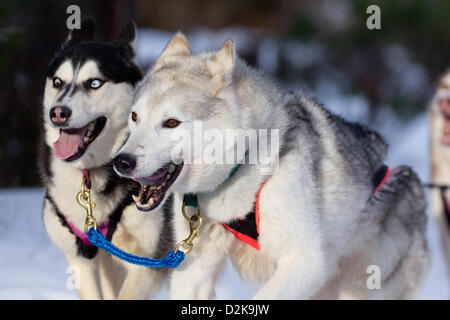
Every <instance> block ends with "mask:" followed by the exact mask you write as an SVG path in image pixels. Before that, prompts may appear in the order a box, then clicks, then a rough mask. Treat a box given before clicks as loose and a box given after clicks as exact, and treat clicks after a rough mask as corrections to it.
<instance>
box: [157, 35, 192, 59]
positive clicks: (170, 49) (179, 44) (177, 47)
mask: <svg viewBox="0 0 450 320" xmlns="http://www.w3.org/2000/svg"><path fill="white" fill-rule="evenodd" d="M190 55H191V48H190V47H189V42H188V40H187V39H186V37H185V36H184V34H182V33H181V32H180V31H178V32H177V33H176V34H175V35H174V36H173V37H172V39H170V41H169V43H168V44H167V45H166V48H165V49H164V51H163V52H162V54H161V56H160V57H159V58H165V57H169V56H190Z"/></svg>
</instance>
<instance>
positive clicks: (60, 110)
mask: <svg viewBox="0 0 450 320" xmlns="http://www.w3.org/2000/svg"><path fill="white" fill-rule="evenodd" d="M71 114H72V110H70V109H69V108H67V107H66V106H56V107H53V108H52V109H51V110H50V114H49V116H50V120H51V121H52V123H53V124H55V125H57V126H62V125H64V124H66V122H67V120H68V119H69V118H70V116H71Z"/></svg>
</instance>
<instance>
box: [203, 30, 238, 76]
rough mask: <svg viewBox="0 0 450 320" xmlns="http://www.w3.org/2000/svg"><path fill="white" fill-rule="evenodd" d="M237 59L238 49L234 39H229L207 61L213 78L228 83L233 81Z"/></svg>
mask: <svg viewBox="0 0 450 320" xmlns="http://www.w3.org/2000/svg"><path fill="white" fill-rule="evenodd" d="M235 59H236V51H235V48H234V43H233V40H231V39H228V40H227V41H225V43H224V44H223V46H222V48H221V49H220V50H219V51H218V52H217V53H216V54H215V55H213V56H212V57H211V58H209V59H208V60H207V61H206V65H207V67H208V70H209V72H210V73H211V75H212V77H213V79H216V80H218V81H220V82H223V83H224V84H228V83H229V82H230V81H231V76H232V73H233V67H234V62H235Z"/></svg>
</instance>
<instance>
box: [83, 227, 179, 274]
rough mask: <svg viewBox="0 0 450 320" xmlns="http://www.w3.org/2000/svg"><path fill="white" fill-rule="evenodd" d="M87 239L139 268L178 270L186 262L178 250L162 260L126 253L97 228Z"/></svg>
mask: <svg viewBox="0 0 450 320" xmlns="http://www.w3.org/2000/svg"><path fill="white" fill-rule="evenodd" d="M86 235H87V238H88V239H89V241H90V242H91V243H92V244H93V245H95V246H96V247H99V248H101V249H103V250H105V251H107V252H109V253H110V254H112V255H113V256H115V257H117V258H119V259H122V260H124V261H127V262H129V263H133V264H137V265H139V266H144V267H149V268H176V267H178V266H179V264H180V263H181V262H182V261H183V260H184V257H185V255H184V252H182V251H181V250H178V251H177V252H176V253H175V252H174V251H169V252H167V254H166V256H165V257H164V258H162V259H152V258H147V257H139V256H135V255H133V254H130V253H128V252H125V251H123V250H121V249H119V248H117V247H116V246H115V245H113V244H112V243H111V242H109V241H108V240H106V238H105V237H104V236H103V235H102V234H101V233H100V231H98V230H97V229H95V228H91V229H90V230H89V231H88V232H87V234H86Z"/></svg>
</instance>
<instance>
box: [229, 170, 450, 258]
mask: <svg viewBox="0 0 450 320" xmlns="http://www.w3.org/2000/svg"><path fill="white" fill-rule="evenodd" d="M390 175H391V169H390V168H389V167H388V166H387V165H382V166H381V167H380V168H379V169H378V170H377V171H376V172H375V174H374V175H373V178H372V185H373V192H372V195H374V194H375V193H376V192H377V191H378V190H379V189H380V188H381V187H382V186H383V185H384V183H385V182H386V181H387V180H388V178H389V176H390ZM263 186H264V182H263V183H262V184H261V186H260V187H259V190H258V193H257V194H256V200H255V204H254V206H253V210H252V211H251V212H249V213H248V214H247V215H246V216H245V218H244V219H242V218H241V219H236V220H233V221H231V222H230V223H224V224H223V226H224V227H225V229H227V230H229V231H230V232H232V233H233V234H234V235H235V237H236V238H238V239H239V240H241V241H243V242H245V243H247V244H248V245H250V246H252V247H253V248H255V249H257V250H259V249H260V248H259V243H258V237H259V220H260V214H259V200H260V194H261V191H262V188H263ZM448 208H449V210H450V207H448ZM449 212H450V211H449Z"/></svg>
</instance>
